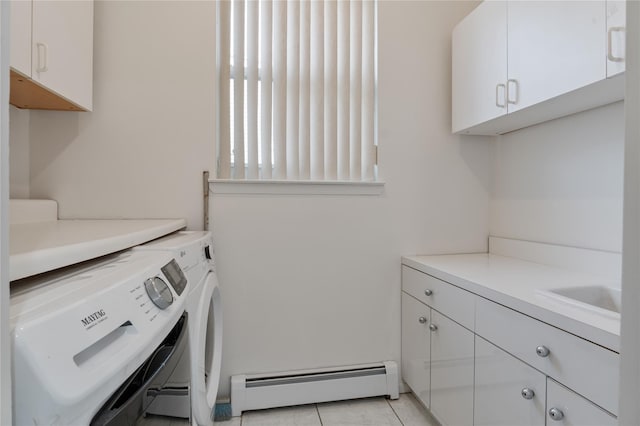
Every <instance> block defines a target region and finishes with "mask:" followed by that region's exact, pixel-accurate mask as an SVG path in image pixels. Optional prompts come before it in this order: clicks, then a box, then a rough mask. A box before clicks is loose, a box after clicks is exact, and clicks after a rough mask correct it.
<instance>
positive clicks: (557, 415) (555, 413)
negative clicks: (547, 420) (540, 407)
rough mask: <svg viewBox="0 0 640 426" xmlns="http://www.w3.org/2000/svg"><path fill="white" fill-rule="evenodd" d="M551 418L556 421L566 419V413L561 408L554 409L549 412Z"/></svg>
mask: <svg viewBox="0 0 640 426" xmlns="http://www.w3.org/2000/svg"><path fill="white" fill-rule="evenodd" d="M549 417H551V418H552V419H553V420H555V421H559V420H562V419H564V413H563V412H562V410H560V409H559V408H556V407H553V408H552V409H550V410H549Z"/></svg>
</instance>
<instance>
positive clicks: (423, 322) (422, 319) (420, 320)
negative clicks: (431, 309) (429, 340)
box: [418, 317, 427, 324]
mask: <svg viewBox="0 0 640 426" xmlns="http://www.w3.org/2000/svg"><path fill="white" fill-rule="evenodd" d="M418 322H419V323H420V324H426V323H427V318H426V317H420V318H418Z"/></svg>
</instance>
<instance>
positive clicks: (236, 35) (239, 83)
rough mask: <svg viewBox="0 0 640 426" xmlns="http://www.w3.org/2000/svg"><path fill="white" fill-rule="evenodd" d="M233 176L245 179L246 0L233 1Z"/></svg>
mask: <svg viewBox="0 0 640 426" xmlns="http://www.w3.org/2000/svg"><path fill="white" fill-rule="evenodd" d="M232 13H233V98H234V99H233V127H234V130H233V141H234V143H233V144H234V147H233V159H234V165H233V177H234V178H235V179H244V84H245V82H244V0H234V1H233V12H232Z"/></svg>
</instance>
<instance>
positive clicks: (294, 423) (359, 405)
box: [138, 393, 438, 426]
mask: <svg viewBox="0 0 640 426" xmlns="http://www.w3.org/2000/svg"><path fill="white" fill-rule="evenodd" d="M138 424H139V425H141V426H188V424H189V423H188V422H187V421H186V420H178V419H170V418H168V417H156V416H148V417H147V418H145V419H143V420H142V421H141V422H139V423H138ZM215 425H216V426H438V422H437V421H436V420H435V419H433V417H431V416H430V415H429V413H427V411H426V410H425V409H424V408H423V407H422V406H421V405H420V404H419V403H418V401H417V400H416V399H415V398H414V397H413V395H411V394H408V393H405V394H401V395H400V398H399V399H397V400H390V399H389V400H388V399H386V398H383V397H380V398H366V399H355V400H350V401H338V402H327V403H323V404H310V405H300V406H296V407H286V408H273V409H271V410H260V411H247V412H245V413H243V415H242V417H233V418H232V419H231V420H228V421H224V422H216V423H215Z"/></svg>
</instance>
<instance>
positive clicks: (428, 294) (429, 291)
mask: <svg viewBox="0 0 640 426" xmlns="http://www.w3.org/2000/svg"><path fill="white" fill-rule="evenodd" d="M432 294H433V290H429V289H426V290H425V291H424V295H425V296H431V295H432Z"/></svg>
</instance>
